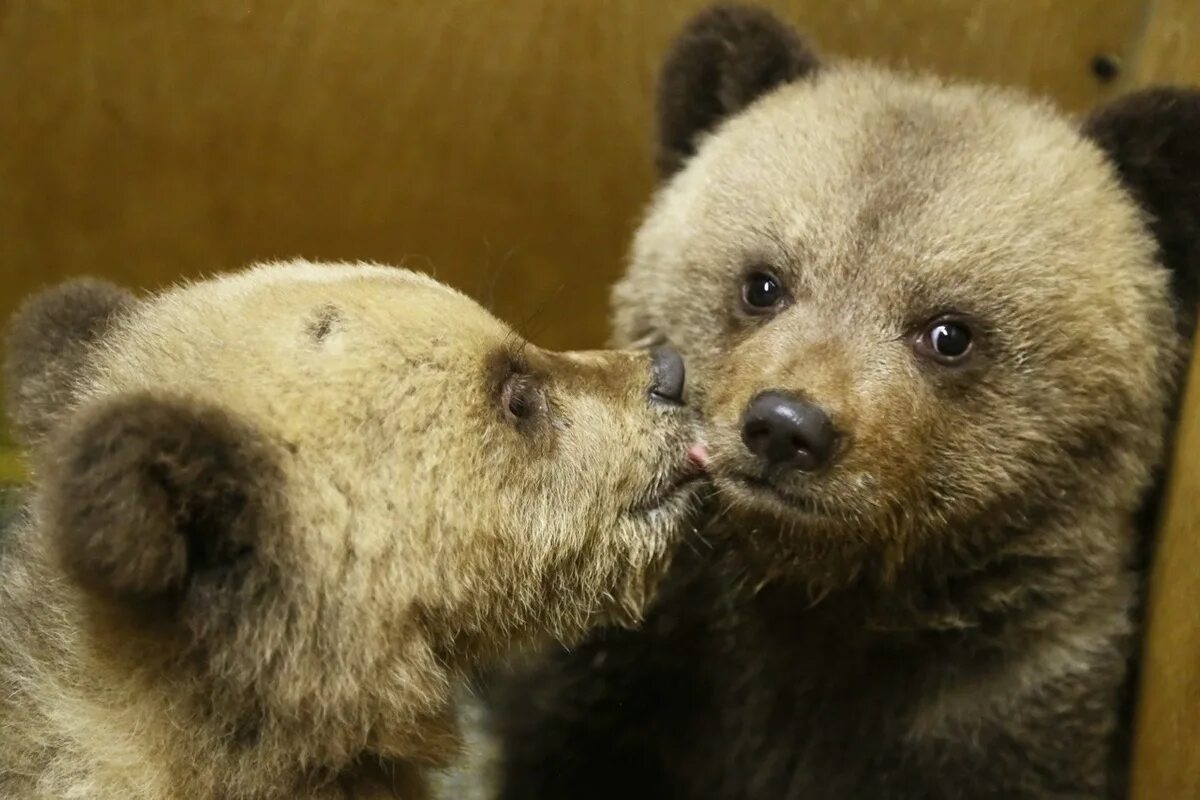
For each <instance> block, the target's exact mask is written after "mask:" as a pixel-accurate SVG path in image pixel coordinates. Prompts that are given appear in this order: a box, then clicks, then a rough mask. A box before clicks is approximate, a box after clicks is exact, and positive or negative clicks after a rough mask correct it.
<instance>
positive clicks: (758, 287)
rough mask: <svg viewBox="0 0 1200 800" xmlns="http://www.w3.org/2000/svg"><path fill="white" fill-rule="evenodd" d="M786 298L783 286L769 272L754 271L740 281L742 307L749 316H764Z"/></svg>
mask: <svg viewBox="0 0 1200 800" xmlns="http://www.w3.org/2000/svg"><path fill="white" fill-rule="evenodd" d="M786 297H787V293H786V292H785V291H784V289H783V284H782V283H781V282H780V280H779V278H776V277H775V276H774V275H772V274H771V273H769V272H762V271H755V272H751V273H750V274H749V275H747V276H746V279H745V280H744V281H742V306H743V307H744V308H745V309H746V311H747V312H748V313H751V314H766V313H768V312H770V311H771V309H773V308H776V307H778V306H779V305H781V304H782V303H783V302H784V300H785V299H786Z"/></svg>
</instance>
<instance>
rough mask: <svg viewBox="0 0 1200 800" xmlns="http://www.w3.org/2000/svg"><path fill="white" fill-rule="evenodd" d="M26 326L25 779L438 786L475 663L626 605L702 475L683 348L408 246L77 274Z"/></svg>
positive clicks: (13, 693)
mask: <svg viewBox="0 0 1200 800" xmlns="http://www.w3.org/2000/svg"><path fill="white" fill-rule="evenodd" d="M9 351H10V352H9V358H8V369H7V381H6V382H7V385H8V389H9V393H10V397H9V407H10V413H11V415H12V417H13V421H14V423H15V425H16V428H17V430H18V432H19V433H20V435H21V436H22V438H23V439H24V442H25V444H26V445H27V446H28V448H29V450H30V453H31V459H32V463H33V466H34V478H35V480H34V484H33V488H32V491H31V497H30V502H29V505H28V511H27V512H26V514H25V516H24V519H23V521H22V522H20V523H19V524H18V525H17V526H16V528H15V530H12V531H10V532H9V534H8V535H7V537H6V539H5V540H4V541H3V556H2V560H0V796H3V797H5V798H14V797H22V798H26V797H33V798H147V799H149V798H153V799H154V800H159V799H160V798H189V800H194V799H195V798H235V797H236V798H283V797H287V798H296V797H304V798H318V797H319V798H327V797H328V798H332V797H408V798H411V797H421V796H423V794H424V791H425V789H424V788H423V787H424V779H423V776H422V772H423V770H424V768H426V767H429V766H433V765H440V764H442V763H444V762H445V760H446V759H447V757H448V756H449V755H451V754H453V752H454V749H455V746H456V742H457V731H456V729H455V725H454V722H453V709H452V703H451V692H452V687H453V684H454V683H455V680H456V679H457V678H459V677H460V676H461V675H462V674H463V673H464V672H466V671H467V670H469V669H471V668H472V667H473V666H475V665H477V664H479V663H480V662H482V661H486V660H487V659H489V658H491V657H495V656H498V655H500V654H502V653H504V652H506V651H508V650H509V649H510V648H512V647H514V646H516V645H519V644H521V643H523V642H525V641H527V640H532V639H537V638H541V637H544V636H552V637H556V638H559V639H564V640H569V639H571V638H572V637H575V636H577V635H579V634H580V633H581V632H582V631H583V630H584V629H585V628H586V627H588V626H589V625H592V624H594V623H595V622H596V621H597V620H599V619H601V618H612V617H617V618H629V617H636V616H637V615H638V614H639V613H640V612H641V609H642V607H643V605H644V604H645V602H646V600H647V598H648V595H649V593H650V592H651V590H652V589H653V586H654V584H655V582H656V580H657V578H658V576H659V575H660V574H661V572H662V571H663V569H664V568H665V566H666V563H667V561H668V558H669V554H670V550H671V545H672V543H673V541H674V540H675V539H676V538H677V537H678V535H679V534H680V532H681V530H682V528H683V527H684V525H685V524H686V520H687V518H688V512H689V510H690V507H691V506H692V505H693V504H694V500H695V497H696V493H697V481H696V478H697V477H698V472H699V470H698V469H697V466H696V462H698V461H701V460H702V451H700V450H697V449H696V448H690V445H692V438H691V436H692V423H691V421H690V416H689V415H688V413H687V412H686V410H685V409H684V407H683V405H682V402H681V397H682V389H683V365H682V362H681V361H680V360H679V357H678V356H677V355H675V354H674V353H673V352H671V351H659V352H656V353H654V354H652V355H646V354H635V353H590V354H589V353H565V354H557V353H550V352H547V351H544V350H540V349H538V348H536V347H534V346H532V345H528V344H526V343H525V342H523V341H521V340H520V338H519V337H518V336H517V335H515V334H514V333H513V332H512V331H511V330H509V329H507V328H506V327H505V326H503V325H502V324H501V323H499V322H498V321H496V320H495V319H494V318H492V317H491V316H490V315H489V314H487V313H486V312H485V311H484V310H483V309H481V308H480V307H479V306H478V305H476V304H475V303H473V302H472V301H470V300H469V299H467V298H466V297H464V296H462V295H460V294H458V293H457V292H454V291H452V290H450V289H447V288H446V287H444V286H442V285H440V284H438V283H436V282H435V281H433V280H430V279H428V278H426V277H423V276H420V275H417V274H414V273H410V272H407V271H404V270H399V269H390V268H385V267H375V266H351V265H316V264H307V263H291V264H276V265H268V266H261V267H257V268H253V269H250V270H248V271H246V272H243V273H240V274H234V275H230V276H226V277H222V278H217V279H214V280H211V281H205V282H200V283H195V284H191V285H185V286H181V287H178V288H175V289H172V290H169V291H167V292H165V293H163V294H160V295H158V296H154V297H151V298H146V299H135V298H134V297H133V296H131V295H130V294H128V293H127V292H124V291H123V290H120V289H117V288H116V287H113V286H110V285H108V284H104V283H100V282H95V281H85V282H77V283H72V284H66V285H64V286H62V287H60V288H58V289H55V290H51V291H50V292H48V293H46V294H43V295H41V296H38V297H35V298H33V299H32V300H31V301H30V302H28V303H27V304H26V306H25V308H24V309H23V310H22V311H21V312H19V313H18V315H17V316H16V318H15V320H14V323H13V325H12V327H11V330H10V336H9ZM689 452H690V456H689Z"/></svg>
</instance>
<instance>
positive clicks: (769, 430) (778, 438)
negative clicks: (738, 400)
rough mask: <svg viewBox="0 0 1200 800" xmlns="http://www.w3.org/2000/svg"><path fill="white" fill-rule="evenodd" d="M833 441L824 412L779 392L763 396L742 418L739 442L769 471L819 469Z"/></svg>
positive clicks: (830, 449)
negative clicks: (744, 444) (772, 469)
mask: <svg viewBox="0 0 1200 800" xmlns="http://www.w3.org/2000/svg"><path fill="white" fill-rule="evenodd" d="M835 438H836V432H835V431H834V429H833V423H832V422H830V420H829V416H828V415H827V414H826V413H825V412H824V411H822V410H821V409H819V408H817V407H816V406H814V405H813V404H811V403H806V402H804V401H802V400H798V399H796V398H795V397H791V396H789V395H786V394H784V393H782V392H763V393H762V394H760V395H758V396H757V397H755V398H754V399H753V400H751V401H750V405H748V406H746V411H745V413H743V414H742V441H743V442H745V443H746V447H748V448H750V452H752V453H754V454H755V455H756V456H758V457H759V458H761V459H762V460H763V461H764V462H766V464H767V465H768V466H770V467H776V468H783V469H792V468H795V469H799V470H802V471H804V472H811V471H813V470H816V469H820V468H821V467H823V466H825V465H826V464H827V463H829V459H830V457H831V456H832V455H833V445H834V440H835Z"/></svg>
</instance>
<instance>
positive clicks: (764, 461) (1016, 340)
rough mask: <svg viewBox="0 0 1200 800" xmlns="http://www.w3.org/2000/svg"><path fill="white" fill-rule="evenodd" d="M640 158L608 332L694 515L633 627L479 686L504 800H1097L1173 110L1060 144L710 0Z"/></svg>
mask: <svg viewBox="0 0 1200 800" xmlns="http://www.w3.org/2000/svg"><path fill="white" fill-rule="evenodd" d="M659 135H660V139H659V144H660V152H659V158H658V163H659V165H660V168H661V170H662V183H661V185H660V187H659V190H658V192H657V194H656V197H655V199H654V202H653V204H652V206H651V208H650V211H649V213H648V216H647V218H646V220H645V222H644V224H643V225H642V227H641V229H640V231H639V232H638V235H637V238H636V241H635V244H634V247H633V254H632V259H631V264H630V267H629V270H628V273H627V274H626V276H625V277H624V278H623V279H622V281H621V282H620V283H619V285H618V286H617V287H616V290H615V293H614V309H615V321H616V338H617V340H618V341H620V342H623V343H626V344H631V343H641V344H649V343H654V342H665V341H669V342H672V343H674V344H676V345H677V346H679V347H680V348H682V349H683V350H684V353H685V355H686V356H687V357H688V358H689V364H690V368H691V374H692V375H693V376H694V383H693V386H695V387H696V390H697V393H698V394H699V395H701V396H700V398H699V400H698V402H699V403H700V405H701V407H702V408H703V410H704V411H705V413H706V415H707V417H708V419H709V421H710V424H709V446H710V451H711V455H712V465H711V472H712V475H713V479H714V482H715V484H716V487H717V500H718V503H719V508H718V510H717V511H716V512H715V513H714V515H713V517H712V519H711V521H710V522H709V524H708V527H707V530H706V531H705V533H704V536H703V542H702V543H697V544H696V546H695V547H693V548H690V549H687V552H686V553H685V554H684V556H683V557H682V558H681V559H680V560H677V562H676V563H675V565H674V566H673V568H672V575H671V578H670V580H669V582H668V585H667V587H666V589H665V590H664V592H663V593H662V594H661V595H660V597H659V599H658V601H657V603H656V605H655V607H654V609H653V610H652V612H651V614H650V616H649V619H648V621H647V624H646V625H645V627H644V628H643V629H642V630H640V631H637V632H625V631H621V632H615V631H610V632H606V633H603V634H601V635H597V636H594V637H592V639H591V640H590V641H589V643H588V644H587V645H586V646H584V647H581V648H578V649H575V650H574V651H572V652H570V653H564V654H559V655H556V656H553V657H552V660H551V661H550V663H548V664H544V665H541V666H539V667H536V668H535V669H534V672H533V674H532V676H531V677H530V678H529V679H528V680H526V681H525V682H524V684H523V685H522V686H519V687H517V688H515V689H512V690H511V691H509V692H507V693H506V699H505V701H504V704H503V705H504V708H503V709H502V712H503V713H502V714H501V718H502V729H503V733H504V735H505V747H506V750H507V755H506V763H505V765H504V769H503V781H504V787H503V790H502V792H503V797H505V798H509V800H517V798H519V799H520V800H539V799H540V798H562V797H571V798H576V800H581V799H583V798H612V797H621V798H706V799H708V798H720V799H721V800H734V799H735V798H736V799H737V800H744V799H747V798H755V799H759V798H761V800H783V799H786V800H872V799H873V798H878V799H880V800H882V799H883V798H887V799H888V800H917V799H918V798H919V799H920V800H929V799H930V798H971V799H972V800H983V799H986V798H995V799H996V800H1001V799H1003V800H1014V798H1039V799H1043V798H1101V797H1110V796H1116V795H1120V794H1121V793H1122V792H1123V762H1124V755H1125V754H1124V745H1123V743H1122V727H1121V723H1120V718H1121V717H1120V708H1121V694H1122V689H1123V686H1124V685H1125V682H1126V678H1127V675H1128V664H1129V660H1130V656H1131V655H1132V651H1133V649H1134V632H1135V629H1136V626H1135V620H1134V617H1135V614H1134V611H1135V608H1136V605H1137V603H1136V601H1137V595H1138V591H1139V582H1140V578H1139V574H1138V571H1137V569H1135V568H1134V567H1133V566H1132V555H1133V552H1134V544H1135V538H1136V537H1135V529H1136V519H1137V512H1138V509H1139V507H1140V506H1141V505H1142V504H1143V503H1144V501H1145V498H1146V493H1147V491H1148V489H1149V487H1150V486H1151V484H1152V482H1153V476H1154V472H1155V470H1156V468H1157V467H1158V466H1159V465H1160V464H1161V462H1162V457H1163V450H1164V442H1165V439H1166V430H1167V427H1168V418H1169V410H1170V407H1171V403H1172V398H1173V395H1174V388H1175V386H1176V383H1177V381H1178V377H1179V374H1180V365H1181V362H1182V353H1183V352H1184V351H1185V344H1186V343H1185V339H1186V335H1185V331H1186V330H1188V328H1189V327H1190V322H1191V319H1192V316H1193V315H1192V303H1193V299H1192V298H1193V296H1194V293H1193V291H1192V290H1193V288H1194V283H1195V280H1194V277H1195V275H1196V274H1197V271H1196V266H1197V243H1198V242H1200V238H1198V237H1197V236H1196V232H1197V230H1198V228H1197V224H1198V222H1200V180H1198V178H1200V99H1198V97H1197V95H1196V94H1195V93H1192V92H1185V91H1174V90H1155V91H1151V92H1145V93H1141V94H1137V95H1133V96H1131V97H1128V98H1125V99H1123V100H1120V101H1118V102H1117V103H1115V104H1113V105H1111V106H1109V107H1108V108H1105V109H1103V110H1100V111H1099V112H1097V113H1095V114H1093V115H1091V116H1089V117H1088V118H1087V119H1085V120H1083V121H1082V122H1080V121H1077V120H1072V119H1070V118H1068V117H1066V116H1064V115H1062V114H1061V113H1059V112H1057V111H1055V110H1054V109H1052V108H1049V107H1047V106H1046V105H1044V104H1042V103H1039V102H1035V101H1033V100H1030V99H1029V98H1027V97H1024V96H1022V95H1020V94H1017V93H1014V92H1009V91H1002V90H997V89H988V88H981V87H976V86H969V85H958V84H951V83H944V82H941V81H939V80H936V79H934V78H929V77H914V76H909V75H903V74H898V73H894V72H888V71H883V70H879V69H876V68H872V67H869V66H865V65H858V64H847V63H827V62H822V61H819V60H818V59H817V58H816V57H815V56H814V55H813V54H812V52H811V51H810V50H809V49H808V48H807V47H806V46H805V45H804V43H803V42H802V41H801V40H800V39H799V38H798V37H797V36H796V35H795V34H793V33H792V32H791V31H790V30H788V29H787V27H786V26H784V25H783V24H781V23H780V22H779V21H777V20H776V19H775V18H773V17H772V16H770V15H769V14H767V13H765V12H762V11H758V10H754V9H745V8H740V7H728V6H725V7H718V8H716V9H713V10H710V11H708V12H706V13H704V14H702V15H700V16H699V17H698V18H697V19H696V20H695V21H693V22H692V23H691V25H690V26H689V27H688V28H687V29H686V31H685V32H684V33H683V34H682V36H681V37H680V38H679V40H678V41H677V42H676V44H675V46H674V49H673V50H672V52H671V53H670V55H669V57H668V59H667V61H666V65H665V68H664V70H663V73H662V78H661V84H660V95H659Z"/></svg>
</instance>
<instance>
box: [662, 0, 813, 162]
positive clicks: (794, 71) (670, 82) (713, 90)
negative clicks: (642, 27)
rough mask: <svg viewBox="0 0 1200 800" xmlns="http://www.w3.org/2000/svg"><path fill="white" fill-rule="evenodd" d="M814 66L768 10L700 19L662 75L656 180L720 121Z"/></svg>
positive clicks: (723, 7)
mask: <svg viewBox="0 0 1200 800" xmlns="http://www.w3.org/2000/svg"><path fill="white" fill-rule="evenodd" d="M817 67H818V61H817V56H816V54H815V53H814V52H813V51H812V50H811V49H810V48H809V46H808V45H807V44H806V43H805V42H804V40H803V39H801V38H800V37H799V36H798V35H797V34H796V33H794V32H793V31H792V30H791V29H790V28H788V27H787V25H785V24H784V23H782V22H780V21H779V19H777V18H776V17H775V16H774V15H773V14H771V12H769V11H767V10H765V9H762V8H755V7H753V6H744V5H738V4H734V3H722V4H718V5H715V6H712V7H711V8H709V9H707V10H705V11H702V12H700V13H699V14H697V15H696V16H695V17H693V18H692V20H691V21H690V22H689V23H688V24H687V25H686V26H685V27H684V29H683V31H682V32H681V33H680V34H679V36H678V37H677V38H676V39H675V42H674V44H673V45H672V46H671V49H670V51H669V52H668V53H667V58H666V61H665V62H664V63H663V67H662V71H661V72H660V74H659V79H658V100H657V113H658V137H659V141H658V156H657V165H658V171H659V175H660V176H661V177H663V178H667V177H669V176H671V175H673V174H674V173H675V172H677V171H678V170H679V169H680V168H682V167H683V165H684V163H686V162H687V160H688V159H689V158H691V157H692V156H693V155H694V154H695V152H696V145H697V142H698V141H699V138H700V136H701V135H702V134H705V133H708V132H710V131H711V130H712V129H713V128H715V127H716V126H717V124H718V123H720V122H721V120H723V119H725V118H726V117H728V116H730V115H732V114H736V113H737V112H739V111H741V110H742V109H743V108H745V107H746V106H748V105H750V103H751V102H753V101H754V100H755V99H756V98H758V97H760V96H761V95H763V94H766V93H767V92H769V91H770V90H771V89H774V88H775V87H777V86H779V85H781V84H784V83H787V82H789V81H793V80H796V79H797V78H801V77H803V76H805V75H809V74H811V73H813V72H815V70H816V69H817Z"/></svg>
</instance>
